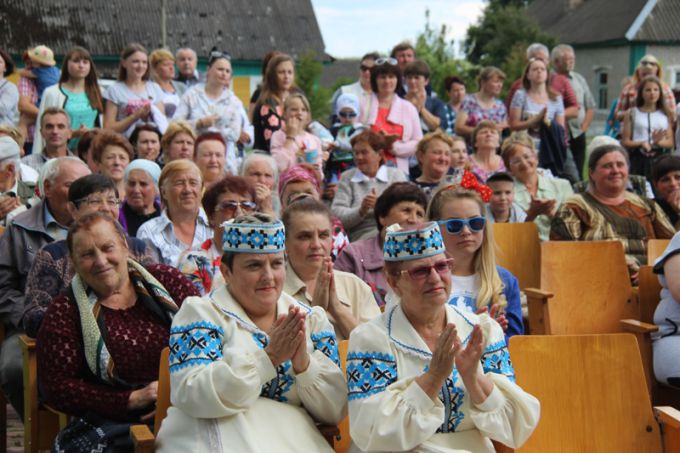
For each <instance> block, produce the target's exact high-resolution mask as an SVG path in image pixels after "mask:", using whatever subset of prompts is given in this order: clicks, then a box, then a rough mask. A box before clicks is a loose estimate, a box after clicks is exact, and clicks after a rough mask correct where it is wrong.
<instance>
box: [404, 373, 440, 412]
mask: <svg viewBox="0 0 680 453" xmlns="http://www.w3.org/2000/svg"><path fill="white" fill-rule="evenodd" d="M402 398H404V401H406V402H407V403H408V404H410V405H411V406H412V407H413V408H415V409H416V410H418V411H427V410H430V409H432V408H433V407H435V406H437V405H440V406H442V403H441V401H440V400H439V398H437V401H432V398H430V397H429V396H427V393H425V391H424V390H423V389H422V388H421V387H420V385H418V383H417V382H416V380H415V379H413V381H411V383H410V384H409V385H408V387H406V390H404V392H403V393H402Z"/></svg>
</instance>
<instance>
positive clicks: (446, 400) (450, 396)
mask: <svg viewBox="0 0 680 453" xmlns="http://www.w3.org/2000/svg"><path fill="white" fill-rule="evenodd" d="M458 379H459V378H458V370H456V369H455V368H454V369H453V373H451V376H449V377H448V378H446V382H445V383H444V385H443V386H442V388H441V390H439V399H440V400H441V402H442V404H444V423H442V425H441V426H440V427H439V428H437V432H438V433H450V432H453V431H455V430H456V428H457V427H458V425H459V424H460V422H462V421H463V418H464V415H463V412H462V411H461V407H462V405H463V398H464V397H465V391H464V390H463V389H462V388H460V387H456V383H457V382H458Z"/></svg>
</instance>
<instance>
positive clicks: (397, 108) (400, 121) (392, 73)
mask: <svg viewBox="0 0 680 453" xmlns="http://www.w3.org/2000/svg"><path fill="white" fill-rule="evenodd" d="M401 78H402V74H401V70H400V69H399V66H398V65H397V60H395V59H394V58H378V59H377V60H375V65H374V66H373V68H371V89H372V90H373V93H374V94H373V100H372V101H371V106H370V110H369V113H368V124H370V125H371V130H373V131H375V132H380V131H382V132H384V133H385V134H387V135H393V136H395V137H396V140H395V141H394V146H393V148H391V149H388V150H386V152H385V155H384V156H383V157H384V159H385V160H389V161H392V162H396V164H397V167H398V168H399V169H400V170H401V171H402V172H404V174H406V175H408V174H409V163H408V161H409V157H411V156H413V154H414V153H415V152H416V145H417V144H418V141H419V140H420V139H421V138H423V131H422V130H421V129H420V117H419V116H418V111H417V110H416V108H415V107H414V106H413V104H411V103H410V102H408V101H406V100H404V99H402V98H400V97H399V96H398V95H397V91H399V90H400V88H401Z"/></svg>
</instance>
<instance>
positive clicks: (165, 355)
mask: <svg viewBox="0 0 680 453" xmlns="http://www.w3.org/2000/svg"><path fill="white" fill-rule="evenodd" d="M171 405H172V404H171V403H170V348H163V351H161V363H160V366H159V368H158V396H157V398H156V415H155V418H154V436H157V435H158V430H159V429H161V423H163V420H164V419H165V416H166V415H168V409H169V408H170V406H171Z"/></svg>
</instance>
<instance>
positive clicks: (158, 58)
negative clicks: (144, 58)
mask: <svg viewBox="0 0 680 453" xmlns="http://www.w3.org/2000/svg"><path fill="white" fill-rule="evenodd" d="M149 65H150V67H151V78H152V79H153V81H154V82H156V83H157V84H158V86H159V87H160V88H161V91H162V92H163V95H162V96H161V102H163V106H164V108H165V116H167V117H168V119H172V117H173V116H174V115H175V111H176V110H177V106H178V105H179V98H181V97H182V95H183V94H184V92H185V91H186V90H187V86H186V85H185V84H183V83H182V82H176V81H175V57H174V55H172V53H171V52H170V51H169V50H167V49H156V50H154V51H153V52H151V55H149Z"/></svg>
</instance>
